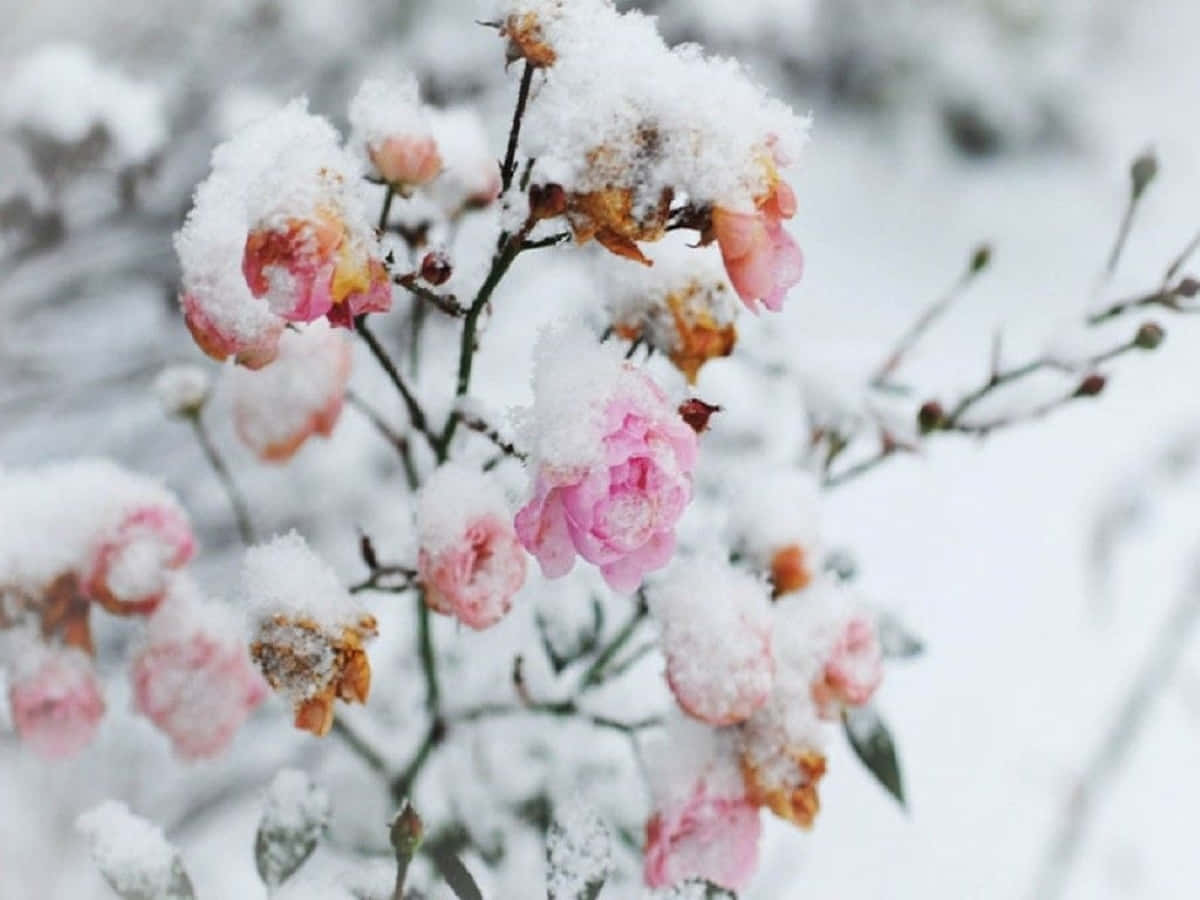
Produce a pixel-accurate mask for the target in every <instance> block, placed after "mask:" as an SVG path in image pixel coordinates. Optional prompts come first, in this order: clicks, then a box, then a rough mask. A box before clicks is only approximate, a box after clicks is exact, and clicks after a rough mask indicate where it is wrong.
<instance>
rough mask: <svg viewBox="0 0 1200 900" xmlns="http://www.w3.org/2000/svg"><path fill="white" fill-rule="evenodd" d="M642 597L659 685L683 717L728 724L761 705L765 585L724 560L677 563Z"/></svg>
mask: <svg viewBox="0 0 1200 900" xmlns="http://www.w3.org/2000/svg"><path fill="white" fill-rule="evenodd" d="M649 598H650V611H651V613H652V614H653V615H654V617H655V619H657V620H658V622H659V624H660V626H661V628H662V647H663V652H664V653H665V654H666V657H667V682H668V683H669V684H670V686H671V691H672V693H673V694H674V695H675V699H676V700H677V701H678V702H679V705H680V707H682V709H683V710H684V712H686V713H688V715H691V716H694V717H695V718H697V719H700V720H701V721H703V722H707V723H708V724H710V725H732V724H735V723H737V722H743V721H745V720H746V719H747V718H749V717H750V716H751V715H752V714H753V713H754V711H755V710H756V709H758V708H759V707H760V706H762V705H763V703H765V702H766V699H767V696H768V695H769V694H770V692H771V686H772V684H773V682H774V678H775V661H774V657H773V655H772V652H771V619H770V613H769V607H768V604H769V601H768V596H767V588H766V585H765V584H763V583H762V582H761V581H759V580H758V579H756V578H755V577H754V576H752V575H749V574H746V573H745V572H740V571H738V570H737V569H734V568H733V567H732V566H730V565H728V564H725V563H720V562H716V561H714V560H711V559H707V558H698V559H679V560H677V561H676V562H675V564H674V565H673V566H672V568H671V570H670V571H669V572H668V573H667V574H666V575H665V576H664V577H663V578H662V579H661V580H660V581H659V582H658V583H656V584H655V585H654V586H653V588H652V589H651V590H650V592H649Z"/></svg>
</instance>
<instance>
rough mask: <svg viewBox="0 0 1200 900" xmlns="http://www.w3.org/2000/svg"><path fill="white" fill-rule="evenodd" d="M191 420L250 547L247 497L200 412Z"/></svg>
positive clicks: (201, 446)
mask: <svg viewBox="0 0 1200 900" xmlns="http://www.w3.org/2000/svg"><path fill="white" fill-rule="evenodd" d="M190 420H191V423H192V431H193V432H195V435H196V440H197V441H199V442H200V449H201V450H203V451H204V457H205V458H206V459H207V460H208V464H209V465H210V466H211V467H212V470H213V474H214V475H216V476H217V480H218V481H219V482H221V487H222V489H223V490H224V491H225V496H226V497H228V498H229V505H230V506H232V507H233V518H234V521H235V522H237V530H238V536H239V537H240V538H241V540H242V543H243V544H244V545H245V546H247V547H249V546H250V545H251V544H253V543H254V525H253V524H252V520H251V518H250V510H249V508H248V507H247V506H246V498H245V497H244V496H242V492H241V491H240V490H239V489H238V486H237V482H235V481H234V480H233V474H232V473H231V472H230V471H229V466H227V465H226V464H225V460H224V458H223V457H222V456H221V453H220V451H218V450H217V445H216V444H214V443H213V441H212V437H211V436H210V435H209V433H208V429H207V428H206V427H205V425H204V422H203V420H202V419H201V418H200V414H199V413H197V414H196V415H194V416H191V417H190Z"/></svg>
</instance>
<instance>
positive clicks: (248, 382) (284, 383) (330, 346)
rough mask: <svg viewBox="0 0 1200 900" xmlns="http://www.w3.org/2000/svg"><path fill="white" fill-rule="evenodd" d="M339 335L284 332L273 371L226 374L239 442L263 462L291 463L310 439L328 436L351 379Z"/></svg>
mask: <svg viewBox="0 0 1200 900" xmlns="http://www.w3.org/2000/svg"><path fill="white" fill-rule="evenodd" d="M350 364H351V351H350V345H349V342H348V341H347V339H346V338H345V336H344V335H342V334H340V333H338V332H337V331H334V330H333V329H332V328H330V326H329V325H328V324H327V323H325V322H313V323H311V324H310V325H307V326H302V327H301V328H300V329H299V330H296V331H287V332H285V333H284V334H283V336H282V337H281V338H280V341H279V355H278V356H277V357H276V359H275V362H274V364H273V365H271V366H269V367H267V368H265V369H262V370H260V371H257V372H255V371H250V370H248V369H245V368H239V369H235V370H234V371H233V372H231V373H230V377H231V378H232V380H233V417H234V424H235V426H236V429H237V434H238V437H240V438H241V439H242V441H243V443H245V444H246V446H247V447H249V448H250V449H251V450H253V451H254V452H255V454H257V455H258V456H259V458H261V459H263V460H266V461H268V462H285V461H286V460H288V459H290V458H291V457H292V456H293V455H294V454H295V453H296V451H297V450H299V449H300V447H301V446H302V445H303V444H304V442H305V441H306V440H308V438H309V437H311V436H312V435H314V434H319V435H322V436H324V437H328V436H329V435H330V434H332V433H333V429H334V426H335V425H336V424H337V421H338V417H339V416H340V415H341V411H342V404H343V402H344V400H345V396H346V384H347V382H348V381H349V379H350Z"/></svg>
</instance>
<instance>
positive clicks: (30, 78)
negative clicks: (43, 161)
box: [0, 43, 167, 166]
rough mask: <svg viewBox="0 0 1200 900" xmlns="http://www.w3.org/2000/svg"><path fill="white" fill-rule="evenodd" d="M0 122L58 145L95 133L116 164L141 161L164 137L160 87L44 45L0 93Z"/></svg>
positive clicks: (82, 53)
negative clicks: (106, 142) (108, 146)
mask: <svg viewBox="0 0 1200 900" xmlns="http://www.w3.org/2000/svg"><path fill="white" fill-rule="evenodd" d="M0 122H3V124H4V125H5V126H7V127H8V128H9V129H11V130H13V131H20V130H25V131H28V132H31V133H32V134H34V135H36V136H38V137H41V138H45V139H48V140H52V141H57V142H59V143H63V144H79V143H82V142H83V141H84V140H86V139H87V138H88V137H90V136H91V134H92V133H93V132H94V131H97V130H99V131H100V132H102V133H103V134H104V136H106V137H107V138H108V139H109V141H111V145H112V146H111V151H110V157H111V162H112V163H113V164H115V165H119V166H125V165H136V164H138V163H142V162H145V161H146V160H148V159H149V158H150V157H151V156H153V155H154V154H155V153H156V152H157V151H158V150H159V149H160V148H161V147H162V145H163V142H164V141H165V140H166V137H167V125H166V119H165V116H164V113H163V104H162V95H161V91H160V90H159V88H157V87H156V86H154V85H151V84H148V83H145V82H140V81H134V80H132V79H130V78H127V77H126V76H124V75H122V74H120V73H118V72H115V71H113V70H112V69H110V68H107V67H105V66H103V65H101V64H100V63H98V62H97V61H96V60H95V58H94V57H93V56H92V54H91V53H90V52H89V51H88V49H87V48H85V47H82V46H79V45H76V44H67V43H53V44H45V45H43V46H41V47H39V48H38V49H37V50H35V51H34V52H33V53H31V54H30V55H29V56H27V57H26V58H25V59H23V60H22V61H21V62H20V63H18V65H17V67H16V69H15V70H14V71H13V72H12V73H11V74H10V75H9V76H8V77H7V79H6V80H5V84H4V87H3V89H2V90H0Z"/></svg>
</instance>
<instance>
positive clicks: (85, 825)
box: [75, 801, 195, 900]
mask: <svg viewBox="0 0 1200 900" xmlns="http://www.w3.org/2000/svg"><path fill="white" fill-rule="evenodd" d="M75 826H76V828H78V829H79V831H80V832H81V833H82V834H83V835H84V837H85V838H86V839H87V842H88V849H89V851H90V852H91V854H92V859H93V860H94V861H95V863H96V866H97V868H99V869H100V874H101V875H103V876H104V880H105V881H107V882H108V883H109V885H110V886H111V887H112V889H113V890H114V891H115V892H116V893H117V896H119V897H120V898H121V900H194V897H195V894H194V892H193V890H192V882H191V880H190V879H189V878H188V875H187V872H186V871H184V868H183V863H182V861H181V860H180V859H179V853H178V851H177V850H176V849H175V848H174V847H173V846H171V844H170V843H169V842H168V841H167V839H166V837H165V836H164V835H163V833H162V831H161V830H160V829H159V828H158V827H157V826H156V825H153V824H152V823H150V822H147V821H146V820H145V819H143V818H141V817H140V816H136V815H134V814H133V813H131V812H130V811H129V809H128V808H127V807H126V806H125V805H124V804H123V803H116V802H113V801H109V802H107V803H102V804H101V805H100V806H97V807H96V808H95V809H92V810H90V811H89V812H86V813H84V814H83V815H81V816H80V817H79V819H78V820H77V821H76V823H75Z"/></svg>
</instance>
